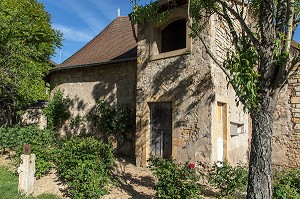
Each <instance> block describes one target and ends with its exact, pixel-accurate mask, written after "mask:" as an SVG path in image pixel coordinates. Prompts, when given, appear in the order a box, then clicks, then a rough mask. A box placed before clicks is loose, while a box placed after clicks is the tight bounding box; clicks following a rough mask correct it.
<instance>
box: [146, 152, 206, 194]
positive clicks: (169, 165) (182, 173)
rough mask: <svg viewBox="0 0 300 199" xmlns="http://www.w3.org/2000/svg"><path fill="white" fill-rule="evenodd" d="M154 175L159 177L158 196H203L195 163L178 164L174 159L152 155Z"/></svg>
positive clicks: (150, 161)
mask: <svg viewBox="0 0 300 199" xmlns="http://www.w3.org/2000/svg"><path fill="white" fill-rule="evenodd" d="M149 163H150V166H151V170H152V171H153V175H154V176H155V177H156V178H157V185H156V197H157V198H191V199H192V198H201V196H200V193H201V188H200V186H199V185H198V184H197V182H198V180H199V175H198V174H197V173H196V170H195V164H191V163H186V164H184V165H181V164H177V163H176V162H175V161H174V160H173V159H162V158H157V157H151V158H150V160H149Z"/></svg>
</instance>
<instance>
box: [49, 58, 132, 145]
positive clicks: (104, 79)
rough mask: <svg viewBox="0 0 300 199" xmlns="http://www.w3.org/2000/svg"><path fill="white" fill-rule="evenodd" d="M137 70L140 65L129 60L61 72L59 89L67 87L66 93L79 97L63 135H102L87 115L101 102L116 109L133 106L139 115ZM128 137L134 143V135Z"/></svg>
mask: <svg viewBox="0 0 300 199" xmlns="http://www.w3.org/2000/svg"><path fill="white" fill-rule="evenodd" d="M135 70H136V62H135V61H129V62H121V63H115V64H108V65H100V66H93V67H86V68H80V69H72V70H70V71H68V72H60V73H57V74H56V75H55V81H56V82H55V83H56V87H58V86H59V87H60V88H61V89H64V85H66V86H67V87H66V88H67V89H64V90H65V94H66V95H68V92H70V93H71V92H73V96H74V94H75V97H72V99H71V102H70V108H69V110H70V112H71V117H70V119H69V120H68V121H66V123H65V124H64V125H63V128H62V129H61V131H60V133H61V134H62V135H66V136H68V137H72V136H74V135H86V134H88V133H92V134H97V135H98V134H99V133H100V131H99V129H97V128H95V127H94V126H93V125H92V124H91V122H90V121H88V118H87V117H86V116H87V114H88V113H89V112H90V111H91V110H94V109H95V102H96V101H97V100H99V99H104V100H105V101H106V102H107V104H109V105H111V106H113V107H114V108H117V107H118V106H119V105H129V106H130V107H131V108H132V109H134V112H135V87H136V86H135V85H136V71H135ZM55 83H54V84H55ZM60 85H62V86H60ZM72 85H74V87H72ZM76 86H79V87H78V88H77V87H76ZM90 96H91V97H90ZM128 137H129V138H130V139H131V140H132V137H133V132H131V133H130V135H128ZM126 145H127V148H128V145H130V147H131V148H133V147H132V146H134V141H131V143H130V144H126Z"/></svg>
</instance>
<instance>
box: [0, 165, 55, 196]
mask: <svg viewBox="0 0 300 199" xmlns="http://www.w3.org/2000/svg"><path fill="white" fill-rule="evenodd" d="M0 195H1V199H25V198H26V199H34V198H35V199H59V197H58V196H54V195H51V194H43V195H40V196H38V197H25V196H20V195H19V194H18V176H17V175H15V174H14V173H11V172H10V171H8V170H7V169H5V168H3V167H0Z"/></svg>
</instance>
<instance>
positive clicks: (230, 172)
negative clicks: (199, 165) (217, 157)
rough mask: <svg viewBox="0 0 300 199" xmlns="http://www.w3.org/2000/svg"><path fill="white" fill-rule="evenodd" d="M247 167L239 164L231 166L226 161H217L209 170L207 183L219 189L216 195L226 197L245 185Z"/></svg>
mask: <svg viewBox="0 0 300 199" xmlns="http://www.w3.org/2000/svg"><path fill="white" fill-rule="evenodd" d="M247 177H248V172H247V169H246V168H245V167H243V166H241V165H238V166H236V167H233V166H231V165H230V164H229V163H228V162H218V163H216V164H214V165H213V167H212V170H211V171H210V172H209V183H210V184H211V185H212V186H213V187H215V188H218V189H220V193H219V194H218V197H219V198H221V197H224V196H226V197H228V196H230V195H232V194H234V193H235V192H237V191H238V190H245V188H246V186H247Z"/></svg>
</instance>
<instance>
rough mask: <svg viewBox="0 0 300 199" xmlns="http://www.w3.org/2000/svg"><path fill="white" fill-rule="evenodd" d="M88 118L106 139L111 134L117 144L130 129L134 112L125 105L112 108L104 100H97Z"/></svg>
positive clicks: (132, 126)
mask: <svg viewBox="0 0 300 199" xmlns="http://www.w3.org/2000/svg"><path fill="white" fill-rule="evenodd" d="M87 118H88V120H89V121H90V122H91V123H92V124H93V126H95V127H96V128H98V129H99V130H100V131H101V132H102V133H103V134H104V137H105V139H106V140H108V137H109V136H111V135H112V136H113V137H114V138H115V139H116V140H117V144H118V146H120V145H121V144H122V142H123V141H124V140H126V135H125V133H128V132H130V131H132V129H133V128H134V125H135V117H134V112H133V110H132V109H131V108H129V107H128V106H127V105H120V106H118V108H114V107H112V106H110V105H109V104H107V103H106V102H105V101H104V100H102V99H100V100H97V102H96V106H95V107H94V108H93V109H92V110H91V111H90V112H89V114H88V116H87Z"/></svg>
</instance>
